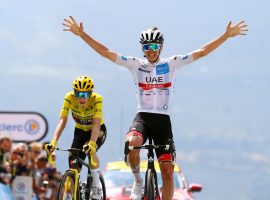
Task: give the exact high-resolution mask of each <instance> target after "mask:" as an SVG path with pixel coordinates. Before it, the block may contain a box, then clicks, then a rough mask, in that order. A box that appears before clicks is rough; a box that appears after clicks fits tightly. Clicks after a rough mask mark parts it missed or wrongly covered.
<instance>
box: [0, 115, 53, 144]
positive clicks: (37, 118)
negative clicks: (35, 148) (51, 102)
mask: <svg viewBox="0 0 270 200" xmlns="http://www.w3.org/2000/svg"><path fill="white" fill-rule="evenodd" d="M47 130H48V123H47V120H46V119H45V117H44V116H42V115H41V114H39V113H36V112H0V134H5V135H8V136H10V137H11V138H12V140H13V141H15V142H32V141H39V140H41V139H42V138H43V137H45V135H46V133H47Z"/></svg>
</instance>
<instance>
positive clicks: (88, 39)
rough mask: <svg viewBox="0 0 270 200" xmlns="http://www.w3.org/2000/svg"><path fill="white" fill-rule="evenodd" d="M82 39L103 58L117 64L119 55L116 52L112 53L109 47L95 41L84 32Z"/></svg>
mask: <svg viewBox="0 0 270 200" xmlns="http://www.w3.org/2000/svg"><path fill="white" fill-rule="evenodd" d="M80 37H81V38H82V39H83V40H84V41H85V42H86V43H87V44H88V45H89V46H90V47H91V48H92V49H94V50H95V51H96V52H97V53H99V54H100V55H101V56H103V57H105V58H107V59H109V60H111V61H113V62H115V61H116V58H117V54H116V53H115V52H112V51H110V50H109V49H108V48H107V47H105V46H104V45H103V44H101V43H100V42H98V41H96V40H94V39H93V38H92V37H90V36H89V35H88V34H87V33H86V32H83V33H82V34H81V35H80Z"/></svg>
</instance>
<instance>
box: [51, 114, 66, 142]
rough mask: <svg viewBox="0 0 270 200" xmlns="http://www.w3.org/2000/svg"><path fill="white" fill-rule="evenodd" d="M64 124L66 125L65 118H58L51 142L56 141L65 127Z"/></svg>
mask: <svg viewBox="0 0 270 200" xmlns="http://www.w3.org/2000/svg"><path fill="white" fill-rule="evenodd" d="M66 124H67V117H66V116H60V118H59V121H58V124H57V126H56V128H55V131H54V136H53V140H58V139H59V138H60V136H61V134H62V132H63V130H64V128H65V127H66Z"/></svg>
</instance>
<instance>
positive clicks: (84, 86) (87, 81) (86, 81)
mask: <svg viewBox="0 0 270 200" xmlns="http://www.w3.org/2000/svg"><path fill="white" fill-rule="evenodd" d="M72 85H73V89H74V90H76V91H80V92H93V90H94V81H93V79H92V78H91V77H90V76H85V75H81V76H78V77H77V78H76V79H75V80H74V81H73V84H72Z"/></svg>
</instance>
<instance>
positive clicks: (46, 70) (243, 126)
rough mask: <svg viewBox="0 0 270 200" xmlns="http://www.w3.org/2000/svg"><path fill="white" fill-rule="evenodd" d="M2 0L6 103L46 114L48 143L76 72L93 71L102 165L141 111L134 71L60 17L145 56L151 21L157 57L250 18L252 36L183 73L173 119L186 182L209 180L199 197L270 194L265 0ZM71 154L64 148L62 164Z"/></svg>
mask: <svg viewBox="0 0 270 200" xmlns="http://www.w3.org/2000/svg"><path fill="white" fill-rule="evenodd" d="M0 2H1V3H0V17H1V26H0V44H1V45H0V52H1V54H0V80H1V84H0V91H1V100H0V111H35V112H39V113H41V114H42V115H44V116H45V117H46V119H47V121H48V124H49V130H48V134H47V136H46V137H45V138H44V139H43V141H49V140H50V139H51V137H52V135H53V131H54V128H55V127H56V124H57V121H58V116H59V111H60V108H61V105H62V103H63V99H64V95H65V94H66V93H67V92H69V91H71V90H72V88H71V86H72V81H73V79H74V78H75V77H76V76H78V75H80V74H87V75H90V76H92V77H93V79H94V81H95V91H96V92H98V93H100V94H101V95H102V96H103V99H104V117H105V123H106V126H107V129H108V137H107V142H106V143H105V144H104V146H103V147H102V149H101V150H100V151H99V154H100V159H101V163H102V167H103V166H104V165H105V164H106V162H108V161H113V160H118V159H122V157H123V142H124V140H123V139H124V135H125V133H126V131H127V129H128V128H129V126H130V125H131V123H132V120H133V117H134V116H135V114H136V106H137V102H136V98H135V87H134V83H133V78H132V76H131V74H130V72H129V71H128V70H126V69H124V68H122V67H119V66H117V65H116V64H114V63H112V62H110V61H108V60H105V59H104V58H102V57H101V56H100V55H98V54H97V53H96V52H94V51H93V50H92V49H90V48H89V47H88V46H87V45H86V44H85V43H84V42H83V41H82V40H81V39H80V38H78V37H76V36H74V35H73V34H72V33H70V32H64V31H62V29H63V26H62V23H63V19H64V18H67V17H68V16H70V15H72V16H74V17H75V18H76V19H77V21H78V22H80V21H83V24H84V29H85V31H86V32H87V33H89V34H90V35H91V36H92V37H93V38H95V39H97V40H98V41H100V42H102V43H103V44H104V45H106V46H107V47H108V48H109V49H111V50H113V51H115V52H119V53H121V54H123V55H132V56H136V57H142V52H141V47H140V44H139V42H138V41H139V35H140V33H141V31H142V30H144V29H146V28H149V27H153V26H158V27H159V29H160V30H161V31H162V32H163V34H164V38H165V43H164V48H163V51H162V54H161V56H162V57H167V56H171V55H176V54H186V53H189V52H191V51H193V50H196V49H198V48H200V47H201V46H202V45H204V44H205V43H207V42H209V41H211V40H213V39H215V38H216V37H218V36H219V35H221V34H222V33H223V32H224V31H225V28H226V25H227V23H228V22H229V21H230V20H232V22H233V23H236V22H238V21H240V20H245V21H246V23H247V24H248V26H249V27H248V28H249V31H248V35H247V36H241V37H236V38H232V39H229V40H228V41H226V42H225V43H224V44H223V45H222V46H221V47H219V48H218V49H217V50H216V51H214V52H213V53H211V54H210V55H208V56H207V57H205V58H202V59H201V60H198V61H196V62H194V63H192V64H190V65H188V66H185V67H184V68H182V69H181V70H179V71H178V72H177V74H176V76H177V82H176V85H175V95H174V100H173V107H172V114H171V119H172V125H173V132H174V137H175V142H176V147H177V162H178V164H179V165H180V166H182V169H183V171H184V173H185V174H186V176H187V179H188V180H189V182H190V183H192V182H196V183H200V184H202V185H203V191H202V192H201V193H197V194H195V197H196V199H198V200H200V199H202V200H214V199H215V200H216V199H218V200H227V199H237V200H257V199H260V200H268V199H269V198H268V197H269V196H270V191H269V189H268V187H269V184H270V178H269V176H270V150H269V142H270V127H269V119H270V112H269V111H270V94H269V87H270V80H269V76H270V69H269V66H270V62H269V61H268V59H267V58H268V56H269V52H270V41H269V34H270V28H269V26H268V23H269V19H270V14H269V11H268V10H269V9H268V8H269V4H270V3H269V1H266V0H257V1H256V2H255V1H251V0H247V1H243V0H238V1H233V0H227V1H212V0H205V1H196V0H190V1H179V0H169V1H161V0H155V1H154V0H149V1H142V0H137V1H124V0H116V1H109V0H107V1H106V0H93V1H90V0H76V1H75V0H65V1H63V0H59V1H52V0H38V1H30V0H25V1H15V0H1V1H0ZM73 129H74V122H73V121H72V117H71V116H70V117H69V121H68V125H67V127H66V129H65V130H64V132H63V134H62V137H61V139H60V141H59V146H61V147H65V146H66V144H69V143H71V141H72V137H73ZM111 152H114V154H113V155H112V153H111ZM66 159H67V155H65V154H64V153H62V152H59V153H58V161H57V164H58V166H59V169H60V170H61V171H63V170H65V169H66V168H67V161H66ZM65 162H66V165H61V163H65Z"/></svg>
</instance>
